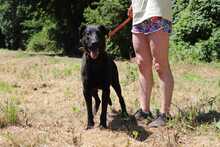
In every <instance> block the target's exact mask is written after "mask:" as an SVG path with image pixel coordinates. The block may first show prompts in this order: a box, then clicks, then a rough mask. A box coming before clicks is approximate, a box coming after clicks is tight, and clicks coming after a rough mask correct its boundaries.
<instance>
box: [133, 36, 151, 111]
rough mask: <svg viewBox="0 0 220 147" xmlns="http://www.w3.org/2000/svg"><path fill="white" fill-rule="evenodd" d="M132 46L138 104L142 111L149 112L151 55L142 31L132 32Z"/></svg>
mask: <svg viewBox="0 0 220 147" xmlns="http://www.w3.org/2000/svg"><path fill="white" fill-rule="evenodd" d="M132 41H133V47H134V50H135V54H136V58H135V59H136V63H137V65H138V68H139V86H140V88H139V90H140V95H139V98H140V105H141V109H142V111H144V112H150V95H151V91H152V85H153V75H152V56H151V51H150V47H149V42H148V39H147V36H146V35H144V34H143V33H133V35H132Z"/></svg>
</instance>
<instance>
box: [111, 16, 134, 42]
mask: <svg viewBox="0 0 220 147" xmlns="http://www.w3.org/2000/svg"><path fill="white" fill-rule="evenodd" d="M131 20H132V17H128V18H127V19H126V20H125V21H123V22H122V23H121V24H119V25H118V26H117V27H116V28H115V29H113V30H112V31H110V32H109V33H108V37H109V38H112V37H113V36H114V35H115V34H116V33H117V32H118V31H119V30H121V29H122V28H123V27H125V26H126V25H127V24H128V23H129V22H130V21H131Z"/></svg>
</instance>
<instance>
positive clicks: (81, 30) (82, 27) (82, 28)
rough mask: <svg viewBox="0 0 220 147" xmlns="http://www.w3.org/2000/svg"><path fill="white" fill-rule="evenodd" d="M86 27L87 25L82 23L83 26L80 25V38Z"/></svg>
mask: <svg viewBox="0 0 220 147" xmlns="http://www.w3.org/2000/svg"><path fill="white" fill-rule="evenodd" d="M85 29H86V25H81V26H80V27H79V38H80V39H81V38H82V36H83V32H84V31H85Z"/></svg>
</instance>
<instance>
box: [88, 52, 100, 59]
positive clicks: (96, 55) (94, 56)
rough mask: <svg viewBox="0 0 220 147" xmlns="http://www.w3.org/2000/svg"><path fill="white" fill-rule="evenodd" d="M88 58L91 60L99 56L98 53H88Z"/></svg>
mask: <svg viewBox="0 0 220 147" xmlns="http://www.w3.org/2000/svg"><path fill="white" fill-rule="evenodd" d="M89 56H90V57H91V58H92V59H97V58H98V56H99V52H95V51H89Z"/></svg>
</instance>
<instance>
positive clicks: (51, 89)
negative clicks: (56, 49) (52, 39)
mask: <svg viewBox="0 0 220 147" xmlns="http://www.w3.org/2000/svg"><path fill="white" fill-rule="evenodd" d="M116 63H117V66H118V70H119V76H120V82H121V85H122V92H123V95H124V97H125V101H126V104H127V108H128V112H129V114H130V115H132V114H133V113H134V112H135V111H136V110H137V109H138V108H139V102H138V73H137V67H136V65H135V64H134V63H131V62H129V61H116ZM171 68H172V71H173V74H174V78H175V88H174V95H173V104H172V110H171V113H172V116H173V119H172V120H170V121H169V122H168V124H167V126H166V127H162V128H147V125H146V122H144V121H142V122H136V121H135V120H133V119H132V116H131V118H130V119H122V118H120V117H119V116H118V111H119V102H118V99H117V97H116V95H115V93H114V91H113V90H112V92H111V99H112V101H113V106H112V107H111V108H109V110H108V126H109V128H108V129H106V130H100V129H99V128H98V123H99V116H100V111H99V113H98V114H97V116H96V117H95V122H96V125H95V128H94V129H91V130H88V131H85V130H84V128H85V126H86V107H85V102H84V99H83V96H82V86H81V80H80V59H78V58H68V57H58V56H48V55H47V56H46V55H43V54H30V53H25V52H22V51H16V52H15V51H8V50H0V147H11V146H12V147H72V146H83V147H92V146H94V147H96V146H97V147H113V146H114V147H115V146H116V147H130V146H135V147H136V146H140V147H142V146H143V147H145V146H153V147H155V146H158V147H174V146H180V147H181V146H186V147H191V146H198V147H200V146H205V147H209V146H212V147H215V146H216V147H219V146H220V64H219V63H209V64H203V63H196V64H189V63H175V62H173V63H171ZM154 75H156V74H155V73H154ZM154 77H155V78H154V80H155V85H154V89H153V93H152V100H151V104H152V109H153V111H154V112H156V111H157V109H159V106H160V103H159V102H160V100H159V99H160V93H159V81H158V78H157V77H156V76H154Z"/></svg>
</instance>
